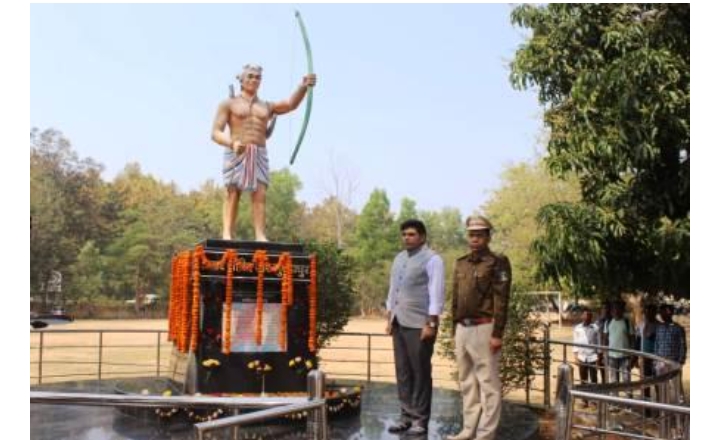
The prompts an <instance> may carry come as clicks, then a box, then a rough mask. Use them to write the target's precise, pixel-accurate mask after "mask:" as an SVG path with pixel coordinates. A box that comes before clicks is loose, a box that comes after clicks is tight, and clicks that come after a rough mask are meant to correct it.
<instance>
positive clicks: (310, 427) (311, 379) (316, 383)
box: [307, 370, 328, 440]
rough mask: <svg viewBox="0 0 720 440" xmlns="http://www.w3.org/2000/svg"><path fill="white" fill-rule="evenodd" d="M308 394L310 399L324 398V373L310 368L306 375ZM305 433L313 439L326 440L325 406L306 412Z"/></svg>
mask: <svg viewBox="0 0 720 440" xmlns="http://www.w3.org/2000/svg"><path fill="white" fill-rule="evenodd" d="M307 386H308V395H309V396H310V400H311V401H313V400H322V399H324V398H325V373H323V372H322V371H320V370H312V371H311V372H310V373H308V377H307ZM307 435H308V437H309V438H312V439H313V440H326V439H327V437H328V426H327V406H326V405H322V406H320V407H319V408H316V409H314V410H312V411H310V413H309V414H308V420H307Z"/></svg>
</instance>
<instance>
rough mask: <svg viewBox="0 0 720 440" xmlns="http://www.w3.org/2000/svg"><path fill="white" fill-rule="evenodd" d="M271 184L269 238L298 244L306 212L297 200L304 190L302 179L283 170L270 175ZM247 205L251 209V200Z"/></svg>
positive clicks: (268, 215) (268, 222) (269, 195)
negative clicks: (298, 194) (300, 226)
mask: <svg viewBox="0 0 720 440" xmlns="http://www.w3.org/2000/svg"><path fill="white" fill-rule="evenodd" d="M270 182H271V183H270V186H269V187H268V191H267V213H266V216H267V233H268V236H269V237H271V239H272V240H275V241H284V242H297V241H298V240H299V239H300V235H299V233H298V232H299V230H300V228H298V225H300V224H301V223H302V216H303V212H304V206H303V205H302V204H301V203H300V202H298V200H297V192H298V191H300V189H302V183H301V182H300V178H298V176H297V175H296V174H293V173H292V172H290V170H289V169H287V168H283V169H281V170H278V171H273V172H271V173H270ZM248 196H249V194H248ZM248 199H249V197H248ZM245 204H246V205H248V206H247V208H249V206H250V202H249V200H248V201H246V203H245ZM252 236H253V237H254V234H253V235H252Z"/></svg>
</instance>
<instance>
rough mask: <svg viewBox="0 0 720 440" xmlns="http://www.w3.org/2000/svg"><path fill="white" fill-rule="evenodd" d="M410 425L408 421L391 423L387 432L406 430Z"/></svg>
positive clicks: (395, 432) (394, 432)
mask: <svg viewBox="0 0 720 440" xmlns="http://www.w3.org/2000/svg"><path fill="white" fill-rule="evenodd" d="M410 426H411V424H410V422H398V423H396V424H394V425H391V426H390V427H389V428H388V432H389V433H391V434H398V433H400V432H405V431H407V430H408V429H410Z"/></svg>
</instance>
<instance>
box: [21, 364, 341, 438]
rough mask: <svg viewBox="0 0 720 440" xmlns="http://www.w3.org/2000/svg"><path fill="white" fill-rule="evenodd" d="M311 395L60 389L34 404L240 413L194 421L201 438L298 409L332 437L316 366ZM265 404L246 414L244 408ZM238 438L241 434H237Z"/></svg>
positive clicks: (312, 430)
mask: <svg viewBox="0 0 720 440" xmlns="http://www.w3.org/2000/svg"><path fill="white" fill-rule="evenodd" d="M308 395H309V400H308V398H305V397H212V396H145V395H117V394H97V393H59V392H44V391H31V392H30V403H31V404H33V403H34V404H46V405H47V404H49V405H87V406H110V407H126V408H127V407H131V408H177V407H188V408H206V407H210V408H218V407H221V408H230V409H233V410H235V411H236V415H234V416H230V417H226V418H222V419H218V420H214V421H211V422H202V423H197V424H195V425H194V427H195V433H196V436H197V438H198V440H204V438H205V434H207V433H209V432H211V431H214V430H219V429H227V428H233V429H237V428H239V427H240V426H242V425H246V424H250V423H255V422H261V421H266V420H270V419H276V418H279V417H283V416H286V415H290V414H294V413H297V412H303V411H307V412H309V414H310V415H309V417H308V423H307V434H308V438H312V439H314V440H326V439H327V437H328V425H327V406H326V402H325V398H324V397H325V374H324V373H323V372H322V371H319V370H313V371H311V372H310V373H309V374H308ZM257 408H265V409H261V410H259V411H254V412H250V413H246V414H237V411H239V410H240V409H257ZM235 438H237V436H236V437H235Z"/></svg>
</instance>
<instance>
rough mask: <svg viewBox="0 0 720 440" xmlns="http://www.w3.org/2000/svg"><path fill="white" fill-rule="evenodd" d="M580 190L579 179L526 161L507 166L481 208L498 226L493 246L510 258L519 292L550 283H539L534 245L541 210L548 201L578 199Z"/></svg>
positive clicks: (540, 287) (574, 200) (551, 202)
mask: <svg viewBox="0 0 720 440" xmlns="http://www.w3.org/2000/svg"><path fill="white" fill-rule="evenodd" d="M579 200H580V190H579V186H578V183H577V181H576V179H572V178H571V179H568V180H562V179H558V178H556V177H553V176H552V175H550V173H549V172H548V171H547V169H546V168H545V167H544V165H543V163H542V162H538V161H533V162H523V163H519V164H516V165H511V166H508V167H506V168H505V170H504V171H503V173H502V175H501V178H500V188H499V189H497V190H495V191H493V193H492V194H491V196H490V198H489V199H488V201H487V202H486V203H485V204H484V205H483V206H482V208H481V211H482V212H483V213H484V214H485V215H486V216H487V217H488V218H489V219H490V221H491V222H492V223H493V226H494V228H495V232H494V233H493V238H492V243H491V247H492V248H493V249H494V250H495V251H497V252H502V253H504V254H505V255H507V257H508V258H509V259H510V262H511V263H512V267H513V284H514V285H515V286H516V288H517V289H518V290H519V291H528V290H537V289H542V288H544V287H547V286H543V285H541V284H538V283H537V279H536V272H537V270H536V268H537V264H538V261H537V259H536V256H535V255H534V254H532V252H531V247H532V243H533V241H534V240H536V239H537V238H538V237H539V236H540V234H541V229H540V227H539V225H538V223H537V216H538V213H539V211H540V209H541V208H542V207H543V206H545V205H549V204H554V203H560V202H577V201H579Z"/></svg>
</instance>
